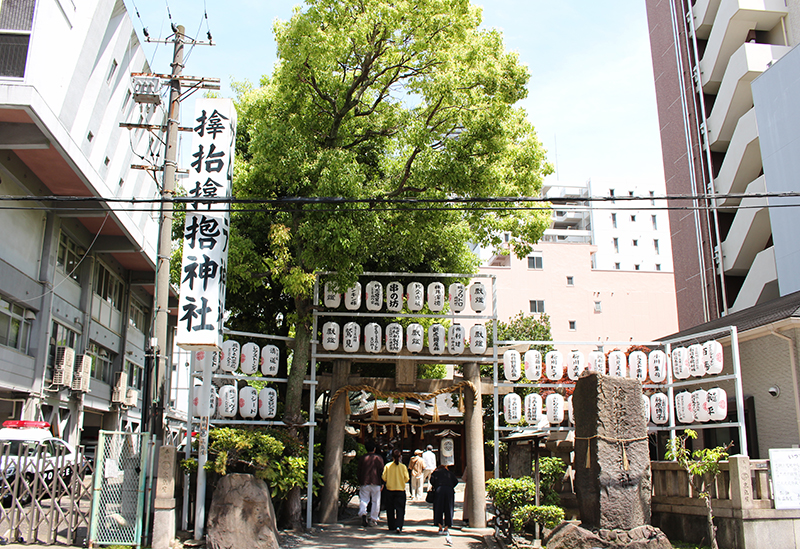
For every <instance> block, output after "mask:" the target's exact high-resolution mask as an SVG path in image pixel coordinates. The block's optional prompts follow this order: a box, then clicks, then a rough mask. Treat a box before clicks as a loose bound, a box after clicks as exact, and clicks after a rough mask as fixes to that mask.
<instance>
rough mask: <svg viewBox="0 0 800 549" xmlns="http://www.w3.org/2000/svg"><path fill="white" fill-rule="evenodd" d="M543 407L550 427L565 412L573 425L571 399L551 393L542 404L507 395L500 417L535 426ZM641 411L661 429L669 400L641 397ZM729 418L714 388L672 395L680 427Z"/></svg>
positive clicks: (725, 401)
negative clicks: (683, 424) (522, 421)
mask: <svg viewBox="0 0 800 549" xmlns="http://www.w3.org/2000/svg"><path fill="white" fill-rule="evenodd" d="M543 403H544V404H545V405H546V409H547V421H548V423H550V424H551V425H559V424H560V423H561V422H562V421H564V412H565V411H566V412H567V414H568V417H569V422H570V423H572V424H573V425H574V424H575V416H574V413H573V408H572V396H570V397H569V398H567V400H566V402H565V400H564V397H563V396H561V395H560V394H558V393H551V394H549V395H547V398H546V399H545V400H544V401H542V396H541V395H539V394H536V393H531V394H529V395H527V396H526V397H525V400H524V408H523V400H522V398H521V397H520V396H519V395H518V394H516V393H509V394H507V395H506V396H505V397H503V414H504V416H505V419H506V423H509V424H517V423H519V422H520V420H521V419H522V416H523V413H524V416H525V421H526V422H527V423H528V424H529V425H536V424H538V423H539V420H540V418H541V417H542V416H543V415H544V414H543V413H542V404H543ZM642 410H643V414H644V417H645V420H646V421H648V422H650V421H652V422H653V423H655V424H656V425H664V424H666V423H667V422H668V421H669V398H668V397H667V395H665V394H664V393H653V394H652V395H650V397H648V396H647V395H642ZM727 416H728V396H727V394H726V393H725V390H724V389H721V388H719V387H715V388H713V389H709V390H708V391H706V390H705V389H697V390H696V391H693V392H689V391H683V392H681V393H678V394H677V395H675V417H676V419H677V420H678V421H679V422H680V423H695V422H699V423H706V422H708V421H722V420H724V419H725V418H726V417H727Z"/></svg>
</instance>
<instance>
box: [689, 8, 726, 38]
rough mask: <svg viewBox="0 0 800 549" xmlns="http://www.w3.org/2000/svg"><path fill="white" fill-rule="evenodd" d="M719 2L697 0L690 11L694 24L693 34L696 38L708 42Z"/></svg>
mask: <svg viewBox="0 0 800 549" xmlns="http://www.w3.org/2000/svg"><path fill="white" fill-rule="evenodd" d="M719 3H720V0H697V2H696V3H695V5H694V6H692V7H691V10H692V21H693V22H694V32H695V34H696V35H697V37H698V38H700V39H702V40H708V35H709V34H711V26H712V25H713V24H714V18H715V17H716V16H717V10H718V9H719Z"/></svg>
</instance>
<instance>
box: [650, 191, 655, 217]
mask: <svg viewBox="0 0 800 549" xmlns="http://www.w3.org/2000/svg"><path fill="white" fill-rule="evenodd" d="M655 196H656V192H655V191H650V205H651V206H655V205H656V199H655ZM653 217H655V216H653Z"/></svg>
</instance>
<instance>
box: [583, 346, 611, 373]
mask: <svg viewBox="0 0 800 549" xmlns="http://www.w3.org/2000/svg"><path fill="white" fill-rule="evenodd" d="M586 367H587V368H588V369H589V371H590V372H597V373H600V374H604V375H605V373H606V355H604V354H603V353H601V352H600V351H592V352H591V353H589V359H588V361H587V363H586Z"/></svg>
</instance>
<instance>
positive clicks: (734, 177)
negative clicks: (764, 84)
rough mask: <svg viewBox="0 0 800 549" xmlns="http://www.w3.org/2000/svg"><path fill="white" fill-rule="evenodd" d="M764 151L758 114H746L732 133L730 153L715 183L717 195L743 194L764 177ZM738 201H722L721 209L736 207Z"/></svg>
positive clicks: (727, 153) (754, 112) (751, 110)
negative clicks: (748, 186)
mask: <svg viewBox="0 0 800 549" xmlns="http://www.w3.org/2000/svg"><path fill="white" fill-rule="evenodd" d="M761 169H762V165H761V147H759V141H758V126H757V124H756V110H755V109H750V110H749V111H747V112H746V113H744V114H743V115H742V116H741V117H740V118H739V121H738V122H737V123H736V129H735V130H733V136H731V142H730V144H729V145H728V151H727V152H726V153H725V158H724V160H723V161H722V167H720V170H719V174H718V175H717V177H716V178H715V179H714V186H715V188H716V192H717V193H718V194H722V195H724V194H728V193H743V192H745V189H746V188H747V185H749V184H750V183H751V182H752V181H753V180H754V179H755V178H756V177H758V174H760V173H761ZM738 204H739V199H721V200H720V206H722V207H733V206H736V205H738Z"/></svg>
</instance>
